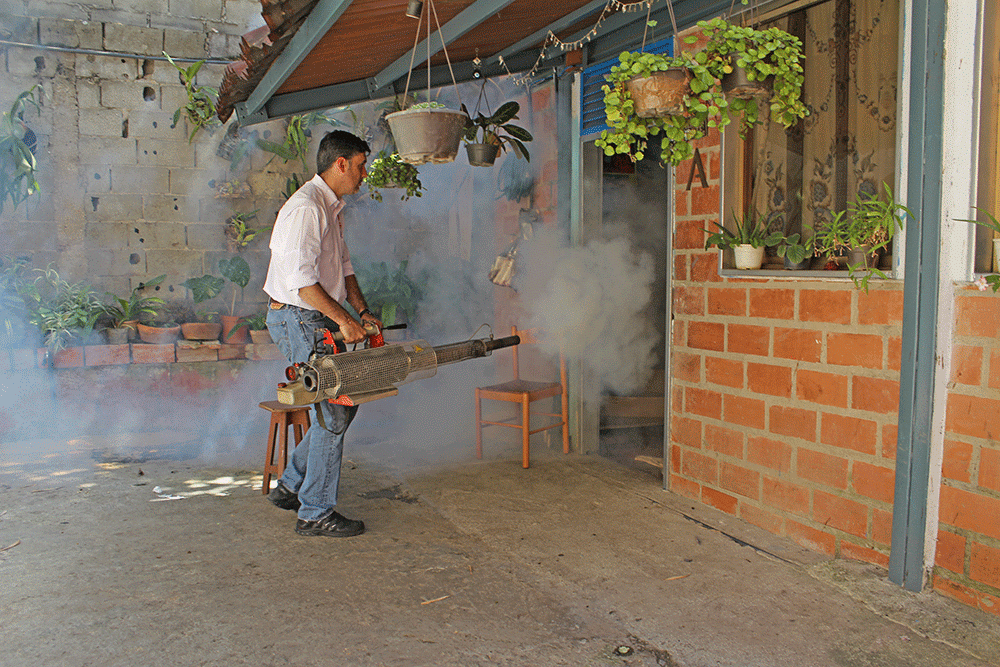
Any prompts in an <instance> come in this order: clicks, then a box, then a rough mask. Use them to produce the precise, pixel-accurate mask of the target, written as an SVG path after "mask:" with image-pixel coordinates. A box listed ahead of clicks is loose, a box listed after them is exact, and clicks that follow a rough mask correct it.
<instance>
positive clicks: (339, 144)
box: [316, 130, 372, 174]
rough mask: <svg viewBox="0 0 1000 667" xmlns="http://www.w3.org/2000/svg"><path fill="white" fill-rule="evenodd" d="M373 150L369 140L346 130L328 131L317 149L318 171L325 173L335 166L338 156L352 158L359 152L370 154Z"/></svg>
mask: <svg viewBox="0 0 1000 667" xmlns="http://www.w3.org/2000/svg"><path fill="white" fill-rule="evenodd" d="M371 152H372V150H371V148H369V147H368V142H367V141H365V140H364V139H362V138H361V137H357V136H355V135H353V134H351V133H350V132H345V131H344V130H334V131H333V132H327V133H326V136H325V137H323V140H322V141H320V142H319V149H318V150H317V151H316V173H318V174H322V173H324V172H325V171H326V170H327V169H329V168H330V167H332V166H333V163H334V162H336V161H337V158H344V159H347V160H350V159H351V158H352V157H354V156H355V155H357V154H358V153H364V154H365V155H368V154H369V153H371Z"/></svg>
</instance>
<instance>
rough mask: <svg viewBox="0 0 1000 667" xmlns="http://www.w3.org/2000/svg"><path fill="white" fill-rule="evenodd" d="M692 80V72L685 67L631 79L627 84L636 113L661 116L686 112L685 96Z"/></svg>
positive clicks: (642, 116)
mask: <svg viewBox="0 0 1000 667" xmlns="http://www.w3.org/2000/svg"><path fill="white" fill-rule="evenodd" d="M690 80H691V73H690V72H689V71H688V70H687V69H685V68H683V67H674V68H671V69H668V70H664V71H662V72H653V73H652V75H650V76H645V77H638V78H634V79H630V80H629V81H628V82H627V83H626V86H627V87H628V92H629V93H630V94H631V95H632V100H633V101H634V103H635V114H636V115H637V116H639V117H640V118H660V117H663V116H677V115H680V114H682V113H684V96H685V95H687V93H688V91H689V90H690V89H689V88H688V82H689V81H690Z"/></svg>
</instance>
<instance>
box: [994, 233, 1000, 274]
mask: <svg viewBox="0 0 1000 667" xmlns="http://www.w3.org/2000/svg"><path fill="white" fill-rule="evenodd" d="M993 272H994V273H1000V239H993Z"/></svg>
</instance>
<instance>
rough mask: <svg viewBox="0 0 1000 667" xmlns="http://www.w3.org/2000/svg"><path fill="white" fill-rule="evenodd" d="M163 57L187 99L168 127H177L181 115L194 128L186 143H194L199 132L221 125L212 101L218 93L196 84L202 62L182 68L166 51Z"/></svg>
mask: <svg viewBox="0 0 1000 667" xmlns="http://www.w3.org/2000/svg"><path fill="white" fill-rule="evenodd" d="M163 55H164V56H166V57H167V60H169V61H170V64H171V65H173V66H174V68H175V69H176V70H177V75H178V77H179V78H180V80H181V83H182V84H183V85H184V91H185V92H186V93H187V97H188V101H187V104H185V105H184V106H182V107H180V108H179V109H177V111H175V112H174V122H173V125H171V126H170V127H177V123H178V122H179V121H180V119H181V116H182V115H183V116H184V118H185V119H186V120H187V122H188V123H190V124H191V126H192V127H193V128H194V129H193V130H191V134H190V136H188V143H191V142H192V141H194V135H196V134H198V131H199V130H202V129H207V130H209V131H211V130H213V129H214V128H215V127H216V126H218V125H221V122H220V121H219V118H218V116H217V115H216V108H215V99H214V98H216V97H218V95H219V93H218V91H217V90H215V88H211V87H209V86H199V85H198V83H197V80H196V79H197V76H198V71H199V70H200V69H201V67H202V65H204V64H205V61H204V60H199V61H198V62H196V63H193V64H192V65H191V66H190V67H187V68H184V67H181V66H180V65H178V64H177V62H176V61H174V59H173V58H171V57H170V55H169V54H168V53H167V52H166V51H164V52H163Z"/></svg>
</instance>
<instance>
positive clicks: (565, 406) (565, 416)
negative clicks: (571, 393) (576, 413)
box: [562, 391, 569, 454]
mask: <svg viewBox="0 0 1000 667" xmlns="http://www.w3.org/2000/svg"><path fill="white" fill-rule="evenodd" d="M562 422H563V424H562V426H563V454H569V397H568V396H566V392H565V391H564V392H563V393H562Z"/></svg>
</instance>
